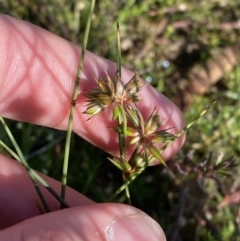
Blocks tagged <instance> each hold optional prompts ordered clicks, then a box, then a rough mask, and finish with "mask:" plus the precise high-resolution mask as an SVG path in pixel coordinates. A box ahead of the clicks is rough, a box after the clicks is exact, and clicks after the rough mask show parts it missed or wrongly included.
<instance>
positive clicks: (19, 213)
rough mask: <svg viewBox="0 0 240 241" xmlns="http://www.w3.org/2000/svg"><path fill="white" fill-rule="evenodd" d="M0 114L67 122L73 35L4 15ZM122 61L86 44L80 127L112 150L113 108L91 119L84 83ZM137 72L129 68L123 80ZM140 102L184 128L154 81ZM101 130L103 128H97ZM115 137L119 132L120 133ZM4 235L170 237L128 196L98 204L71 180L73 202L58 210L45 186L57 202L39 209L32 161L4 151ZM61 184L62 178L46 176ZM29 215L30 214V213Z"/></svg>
mask: <svg viewBox="0 0 240 241" xmlns="http://www.w3.org/2000/svg"><path fill="white" fill-rule="evenodd" d="M0 29H1V35H0V86H1V91H0V115H1V116H3V117H6V118H10V119H15V120H21V121H26V122H31V123H35V124H39V125H44V126H49V127H53V128H57V129H64V130H65V129H66V128H67V122H68V114H69V108H70V103H71V96H72V91H73V87H74V81H75V76H76V73H77V68H78V61H79V53H80V51H79V48H78V47H76V46H75V45H73V44H72V43H70V42H68V41H66V40H63V39H61V38H60V37H57V36H56V35H53V34H52V33H49V32H47V31H45V30H43V29H41V28H38V27H36V26H34V25H31V24H29V23H26V22H23V21H20V20H16V19H13V18H11V17H8V16H5V15H0ZM115 70H116V65H115V64H114V63H112V62H111V61H109V60H106V59H103V58H101V57H98V56H95V55H94V54H92V53H90V52H87V54H86V57H85V60H84V66H83V75H82V79H81V81H80V95H79V98H78V100H77V105H76V111H75V117H74V122H73V130H74V132H75V133H76V134H78V135H80V136H82V137H83V138H85V139H87V140H88V141H90V142H91V143H93V144H94V145H96V146H98V147H100V148H102V149H104V150H105V151H107V152H109V153H111V154H114V153H115V154H116V153H117V150H118V144H117V141H116V142H115V141H112V138H111V137H112V136H113V134H114V133H113V132H112V131H110V130H108V129H107V128H106V126H108V123H110V122H109V119H110V118H109V116H110V114H109V113H108V112H103V113H101V114H100V115H98V116H96V117H94V118H93V119H92V120H91V123H90V124H89V122H87V121H86V119H87V118H88V116H86V115H83V114H82V112H83V111H84V110H85V108H84V105H85V103H84V102H85V99H84V97H83V95H82V93H81V90H86V89H91V88H92V87H94V86H95V84H96V83H95V80H94V79H95V78H96V79H99V78H101V77H105V71H106V72H107V73H108V74H109V76H113V75H114V74H115ZM132 76H133V73H132V72H131V71H129V70H127V69H125V68H123V70H122V79H123V81H128V80H129V79H130V78H131V77H132ZM140 95H141V96H142V99H143V101H142V102H141V103H140V105H139V109H140V110H141V112H142V113H143V115H144V116H148V115H149V114H150V113H151V112H152V110H153V108H154V107H155V106H159V114H160V116H161V118H162V119H166V121H165V126H164V128H168V127H174V129H173V131H174V132H175V133H177V132H178V131H179V130H180V129H181V128H182V127H183V126H184V121H183V117H182V114H181V113H180V111H179V110H178V108H177V107H176V106H175V105H174V104H173V103H172V102H171V101H169V100H168V99H167V98H166V97H164V96H163V95H161V94H159V93H158V92H157V91H156V90H155V89H153V88H152V87H151V86H146V87H145V88H144V89H143V90H141V91H140ZM96 129H97V130H98V131H97V132H96V131H95V130H96ZM115 139H116V138H114V140H115ZM183 142H184V136H183V137H181V138H178V139H176V140H175V142H174V143H173V144H172V145H171V146H170V147H169V148H167V149H166V150H165V151H164V152H163V158H164V159H169V158H170V157H171V156H173V155H174V154H176V153H177V152H178V150H179V149H180V148H181V146H182V144H183ZM0 163H1V164H0V166H1V169H0V183H1V188H0V199H1V202H0V203H1V205H0V214H1V216H0V229H2V231H1V232H0V240H35V239H41V240H49V239H52V240H58V241H59V240H84V241H88V240H89V241H92V240H94V241H95V240H96V241H98V240H111V241H113V240H114V241H117V240H125V241H128V240H139V241H141V240H151V241H154V240H165V238H164V234H163V232H162V230H161V228H160V227H159V226H158V224H157V223H156V222H155V221H154V220H152V219H151V218H150V217H148V216H147V215H146V214H144V213H143V212H141V211H140V210H138V209H135V208H133V207H130V206H127V205H122V204H113V203H111V204H110V203H105V204H96V203H94V202H93V201H91V200H89V199H87V198H86V197H84V196H83V195H81V194H80V193H77V192H76V191H74V190H72V189H70V188H68V189H67V193H66V201H67V202H68V203H69V205H70V206H71V208H68V209H64V210H58V209H59V204H58V202H57V201H56V200H54V198H53V197H51V196H50V194H48V193H46V190H43V193H44V195H45V196H46V199H47V201H48V203H49V205H50V208H51V210H57V211H56V212H51V213H48V214H44V215H40V211H39V205H41V203H40V200H39V198H38V196H37V195H36V193H35V190H34V188H33V186H32V184H31V182H30V179H29V177H28V175H27V173H26V171H25V169H24V168H23V167H22V166H21V165H20V164H18V163H16V162H14V161H13V160H11V159H10V158H7V157H5V156H3V155H1V156H0ZM44 178H45V179H46V180H47V181H48V182H49V183H50V185H51V186H52V187H53V188H54V189H55V190H56V191H59V190H60V184H59V183H58V182H57V181H55V180H53V179H51V178H49V177H46V176H44ZM24 220H25V221H24Z"/></svg>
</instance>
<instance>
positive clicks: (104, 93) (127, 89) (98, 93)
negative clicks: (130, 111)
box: [84, 72, 143, 117]
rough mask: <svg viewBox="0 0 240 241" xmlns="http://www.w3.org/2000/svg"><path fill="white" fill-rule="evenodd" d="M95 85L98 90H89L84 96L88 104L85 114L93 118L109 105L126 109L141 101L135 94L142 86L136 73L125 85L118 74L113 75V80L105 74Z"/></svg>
mask: <svg viewBox="0 0 240 241" xmlns="http://www.w3.org/2000/svg"><path fill="white" fill-rule="evenodd" d="M97 84H98V86H99V88H98V89H92V90H89V91H88V92H87V93H86V94H85V97H86V98H87V102H88V104H87V105H86V106H87V109H86V111H85V112H84V113H85V114H88V115H91V116H94V115H96V114H98V113H100V112H102V111H104V110H105V109H106V108H107V107H108V106H110V105H111V104H115V106H120V105H121V106H125V107H126V106H128V105H129V104H131V103H136V102H138V101H140V100H141V98H140V97H139V95H138V94H137V93H138V92H139V91H140V89H141V88H142V87H143V85H142V81H141V79H140V78H139V74H138V73H137V74H135V75H134V76H133V77H132V79H131V80H129V82H128V83H127V84H125V85H124V84H123V82H122V80H121V78H120V75H119V73H118V72H117V73H116V74H115V76H114V79H113V80H111V78H110V77H109V75H108V74H107V73H106V78H102V79H99V80H97ZM115 111H117V110H115ZM115 116H116V114H115V115H114V117H115Z"/></svg>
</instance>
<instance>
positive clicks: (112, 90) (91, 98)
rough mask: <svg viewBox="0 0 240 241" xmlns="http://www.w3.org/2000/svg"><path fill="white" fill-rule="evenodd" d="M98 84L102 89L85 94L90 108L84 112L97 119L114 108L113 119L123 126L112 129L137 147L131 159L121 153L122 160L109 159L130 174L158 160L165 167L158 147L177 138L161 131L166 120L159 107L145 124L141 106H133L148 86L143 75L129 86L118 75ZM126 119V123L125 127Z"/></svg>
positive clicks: (134, 78)
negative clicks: (159, 111) (101, 113)
mask: <svg viewBox="0 0 240 241" xmlns="http://www.w3.org/2000/svg"><path fill="white" fill-rule="evenodd" d="M97 84H98V86H99V88H96V89H92V90H89V91H88V92H87V93H86V94H85V97H86V98H87V100H86V102H87V104H86V107H87V108H86V110H85V111H84V113H85V114H88V115H91V116H94V115H97V114H98V113H100V112H102V111H104V110H105V109H106V108H107V107H109V106H110V105H113V115H112V119H113V120H115V119H116V118H118V123H119V125H118V126H117V127H114V128H112V129H113V130H114V131H116V132H117V133H118V134H119V136H121V137H122V136H124V138H125V139H126V138H127V137H129V138H130V139H131V140H130V142H129V143H128V144H129V145H133V144H134V145H135V148H134V150H133V153H132V155H131V156H130V158H129V159H128V160H126V157H125V155H122V153H123V152H121V151H120V153H121V154H120V157H117V156H115V157H113V158H109V160H110V161H111V162H112V163H114V164H115V165H116V166H117V167H118V168H119V169H121V170H122V171H123V172H124V173H130V174H132V173H136V172H138V171H139V170H140V169H142V168H144V167H146V166H147V165H148V164H150V163H151V162H152V161H153V160H154V159H157V160H159V162H160V163H162V164H164V165H165V161H164V160H163V158H162V155H161V149H160V150H159V148H158V146H157V145H156V144H157V143H162V144H166V143H169V142H173V141H174V139H175V138H176V136H174V135H172V134H171V133H170V132H169V131H168V130H169V129H165V130H159V128H160V126H161V125H162V121H161V119H160V116H159V115H158V111H157V109H156V108H154V110H153V111H152V113H151V115H150V116H149V117H148V119H147V120H146V121H145V120H144V118H143V116H142V114H141V112H140V111H139V110H138V109H137V106H136V105H134V107H133V105H132V104H133V103H137V102H139V101H140V100H141V98H140V96H139V95H138V92H139V91H140V90H141V89H142V88H143V87H144V86H145V85H144V84H142V81H141V79H140V77H139V74H135V75H134V76H133V78H132V79H131V80H130V81H129V82H128V83H127V84H125V85H124V84H123V82H122V80H121V78H120V75H119V73H118V72H117V73H116V74H115V76H114V78H113V79H111V78H110V77H109V75H108V74H106V78H102V79H100V80H97ZM124 120H125V124H122V123H124ZM124 142H125V140H124ZM120 148H121V145H120Z"/></svg>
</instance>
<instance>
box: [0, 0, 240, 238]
mask: <svg viewBox="0 0 240 241" xmlns="http://www.w3.org/2000/svg"><path fill="white" fill-rule="evenodd" d="M89 2H90V1H89V0H85V1H83V0H70V1H69V0H68V1H66V0H51V1H47V0H2V1H0V11H1V13H5V14H9V15H11V16H13V17H16V18H18V19H23V20H26V21H29V22H31V23H33V24H36V25H38V26H41V27H42V28H45V29H47V30H49V31H51V32H53V33H55V34H57V35H60V36H62V37H63V38H65V39H68V40H70V41H72V42H74V43H76V44H79V45H81V43H82V37H83V33H84V29H85V23H86V19H87V15H88V6H89ZM116 21H119V23H120V28H121V45H122V46H121V49H122V64H123V65H124V66H127V67H128V68H130V69H131V70H133V71H135V72H136V71H138V72H140V74H141V76H142V77H143V78H144V79H146V80H148V81H151V84H152V85H153V86H154V87H156V88H157V89H158V90H159V91H160V92H162V93H164V94H165V95H166V96H167V97H168V98H170V99H171V100H172V101H174V102H175V103H176V104H177V105H178V106H179V108H180V109H181V110H182V111H183V113H184V115H185V118H186V121H187V122H189V121H191V120H192V119H193V118H194V117H195V116H196V115H197V114H198V113H199V112H200V111H201V110H202V109H203V108H205V107H206V106H207V105H209V104H212V103H213V102H214V101H215V100H217V103H216V104H215V105H214V106H213V107H212V108H211V109H210V110H209V112H208V113H207V114H206V115H205V116H203V117H202V118H201V119H200V120H199V121H198V122H197V123H196V124H195V125H194V126H193V127H192V128H191V129H190V130H189V131H188V135H187V140H186V144H185V146H184V147H183V149H182V150H181V151H180V153H179V154H178V155H177V156H175V157H174V158H173V159H172V160H170V161H169V162H168V166H169V168H168V169H165V168H163V167H162V166H158V167H149V168H147V170H146V171H145V172H144V173H143V174H141V176H139V177H138V178H137V179H136V180H135V181H134V182H133V183H132V184H131V186H130V191H131V197H132V202H133V205H134V206H136V207H138V208H140V209H142V210H143V211H145V212H146V213H148V214H149V215H150V216H152V217H153V218H154V219H155V220H157V221H158V222H159V223H160V224H161V226H162V227H163V229H164V231H165V232H166V235H167V238H168V240H169V241H179V240H183V241H190V240H191V241H192V240H196V241H200V240H240V238H239V237H240V178H239V174H240V168H239V157H240V108H239V107H240V65H239V63H240V35H239V33H240V2H239V1H236V0H228V1H227V0H198V1H197V0H186V1H180V0H179V1H178V0H175V1H174V0H162V1H157V0H112V1H110V0H102V1H97V3H96V8H95V14H94V16H93V23H92V29H91V33H90V36H89V42H88V50H90V51H92V52H94V53H96V54H98V55H101V56H103V57H106V58H109V59H111V60H113V61H116V33H115V32H116V24H115V23H116ZM80 26H81V27H80ZM8 124H9V126H10V128H11V130H12V132H13V134H14V136H15V137H16V139H17V141H18V144H19V145H20V147H21V149H22V151H23V153H24V155H25V156H26V158H27V160H28V162H29V165H30V166H31V167H33V168H35V169H37V170H39V171H42V172H44V173H46V174H48V175H50V176H52V177H54V178H56V179H58V180H60V178H61V170H62V160H63V150H64V143H65V132H62V131H56V130H52V129H48V128H45V127H39V126H34V125H30V124H26V123H20V122H14V121H8ZM0 133H1V139H2V140H3V141H4V142H5V143H7V144H9V145H11V144H10V142H9V140H8V138H7V136H6V134H5V132H4V130H3V128H2V126H1V127H0ZM79 147H80V148H81V151H79V150H80V148H79ZM0 151H1V152H4V151H3V150H2V149H0ZM106 157H107V154H106V153H104V152H102V151H101V150H99V149H97V148H96V147H93V146H91V145H90V144H89V143H87V142H85V141H84V140H82V139H81V138H80V137H77V136H73V138H72V144H71V154H70V167H69V177H68V183H69V185H70V186H71V187H73V188H75V189H76V190H79V191H80V192H82V193H83V194H85V195H86V196H88V197H89V198H92V199H93V200H95V201H97V202H104V201H105V200H106V199H107V198H108V197H109V196H110V194H112V193H113V192H114V191H115V190H116V189H117V188H118V187H119V186H120V185H121V183H122V179H121V173H120V172H119V171H118V170H117V169H116V168H115V167H114V166H113V165H112V164H111V163H109V161H107V159H106ZM116 201H117V202H125V201H126V200H125V197H124V195H120V196H119V197H118V198H117V199H116Z"/></svg>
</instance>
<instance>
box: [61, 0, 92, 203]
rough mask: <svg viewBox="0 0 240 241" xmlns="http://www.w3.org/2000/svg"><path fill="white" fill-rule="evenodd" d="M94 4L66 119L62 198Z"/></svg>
mask: <svg viewBox="0 0 240 241" xmlns="http://www.w3.org/2000/svg"><path fill="white" fill-rule="evenodd" d="M94 6H95V0H92V1H91V5H90V10H89V15H88V20H87V25H86V30H85V34H84V39H83V46H82V52H81V56H80V60H79V65H78V71H77V77H76V80H75V85H74V90H73V95H72V104H71V108H70V114H69V119H68V129H67V137H66V145H65V152H64V162H63V172H62V188H61V197H62V199H65V192H66V185H67V172H68V160H69V153H70V142H71V136H72V126H73V117H74V112H75V104H76V101H77V95H78V88H79V83H80V78H81V74H82V68H83V61H84V56H85V52H86V47H87V42H88V36H89V31H90V26H91V21H92V15H93V10H94Z"/></svg>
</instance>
